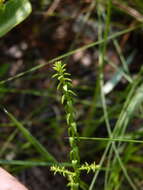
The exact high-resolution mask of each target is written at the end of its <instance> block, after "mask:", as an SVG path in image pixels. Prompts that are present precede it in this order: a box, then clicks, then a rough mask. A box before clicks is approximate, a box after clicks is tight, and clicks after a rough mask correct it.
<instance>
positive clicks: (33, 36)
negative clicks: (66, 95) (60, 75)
mask: <svg viewBox="0 0 143 190" xmlns="http://www.w3.org/2000/svg"><path fill="white" fill-rule="evenodd" d="M31 3H32V7H33V11H32V14H31V15H30V16H29V17H28V19H26V20H25V21H24V22H23V23H22V24H20V25H18V26H17V27H16V28H14V29H13V30H12V31H10V32H9V33H8V34H7V35H5V36H4V37H2V38H1V39H0V100H1V112H0V131H1V133H0V145H1V149H0V158H1V159H0V164H1V165H2V166H3V167H5V168H6V169H7V170H9V171H11V172H12V173H13V174H15V175H17V176H18V177H19V178H20V179H21V180H22V181H23V183H25V184H26V185H27V186H28V187H29V189H33V190H43V189H48V190H52V189H56V190H64V189H68V187H66V184H67V181H66V179H65V178H64V177H62V176H60V175H59V174H57V175H55V176H54V174H53V172H52V171H50V166H52V165H53V164H52V163H53V162H56V161H58V162H59V163H62V164H63V166H70V163H69V152H70V146H69V142H68V133H67V131H68V130H67V124H66V117H65V110H64V106H63V105H62V104H61V103H60V99H61V93H60V92H59V91H58V92H57V81H56V79H53V78H52V75H53V74H54V73H55V72H54V70H53V63H54V62H55V61H58V60H62V62H63V63H65V64H66V69H67V70H68V72H69V73H70V74H71V77H70V78H71V79H72V86H73V89H72V90H73V92H75V93H76V95H77V96H76V97H75V100H74V103H75V104H74V108H75V110H76V115H75V119H76V122H77V127H78V133H79V137H86V138H79V150H80V162H81V163H85V162H88V163H89V164H91V163H94V162H95V163H96V164H98V165H99V166H100V167H99V168H98V169H97V170H96V171H94V172H90V173H88V174H87V172H83V173H82V175H81V178H82V180H83V181H84V185H83V186H84V189H89V190H94V189H103V190H123V189H126V190H131V189H133V190H141V189H142V188H143V172H142V170H143V151H142V148H143V141H142V137H143V129H142V127H143V104H142V101H143V77H142V75H143V68H142V59H143V53H142V49H143V43H142V41H143V33H142V32H143V30H142V26H143V25H142V22H143V2H142V0H134V1H131V0H128V1H121V0H120V1H119V0H108V1H103V0H96V1H94V0H79V1H76V0H66V1H62V0H53V1H52V0H39V1H36V0H31Z"/></svg>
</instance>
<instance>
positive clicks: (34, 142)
mask: <svg viewBox="0 0 143 190" xmlns="http://www.w3.org/2000/svg"><path fill="white" fill-rule="evenodd" d="M4 111H5V113H6V114H7V115H8V116H9V118H10V119H11V120H12V122H13V123H14V124H15V125H16V127H17V128H18V129H19V130H20V132H21V133H22V134H23V136H24V137H25V138H26V139H27V140H28V141H29V142H30V143H31V144H32V145H33V146H34V147H35V149H36V150H37V151H38V152H39V153H40V154H41V155H42V157H43V158H44V159H45V160H47V161H49V162H54V163H56V159H55V158H54V157H53V156H52V155H51V154H50V153H49V152H48V151H47V150H46V149H45V147H44V146H43V145H42V144H41V143H40V142H39V141H38V140H37V139H36V138H35V137H33V136H32V135H31V133H30V132H29V131H28V130H27V129H26V128H25V127H24V126H23V125H22V124H21V123H20V122H19V121H18V120H17V119H16V118H15V117H14V116H13V115H12V114H11V113H9V112H8V111H7V110H6V109H4Z"/></svg>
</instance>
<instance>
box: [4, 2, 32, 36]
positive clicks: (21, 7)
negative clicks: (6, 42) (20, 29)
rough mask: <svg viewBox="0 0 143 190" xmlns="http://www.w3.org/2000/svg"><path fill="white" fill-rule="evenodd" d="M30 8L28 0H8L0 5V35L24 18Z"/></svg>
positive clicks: (29, 11)
mask: <svg viewBox="0 0 143 190" xmlns="http://www.w3.org/2000/svg"><path fill="white" fill-rule="evenodd" d="M31 11H32V8H31V4H30V2H29V1H28V0H8V1H7V2H6V3H5V4H2V5H1V7H0V37H2V36H4V35H5V34H6V33H7V32H9V31H10V30H11V29H12V28H14V27H15V26H17V25H18V24H19V23H21V22H22V21H23V20H25V19H26V18H27V17H28V15H29V14H30V13H31Z"/></svg>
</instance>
